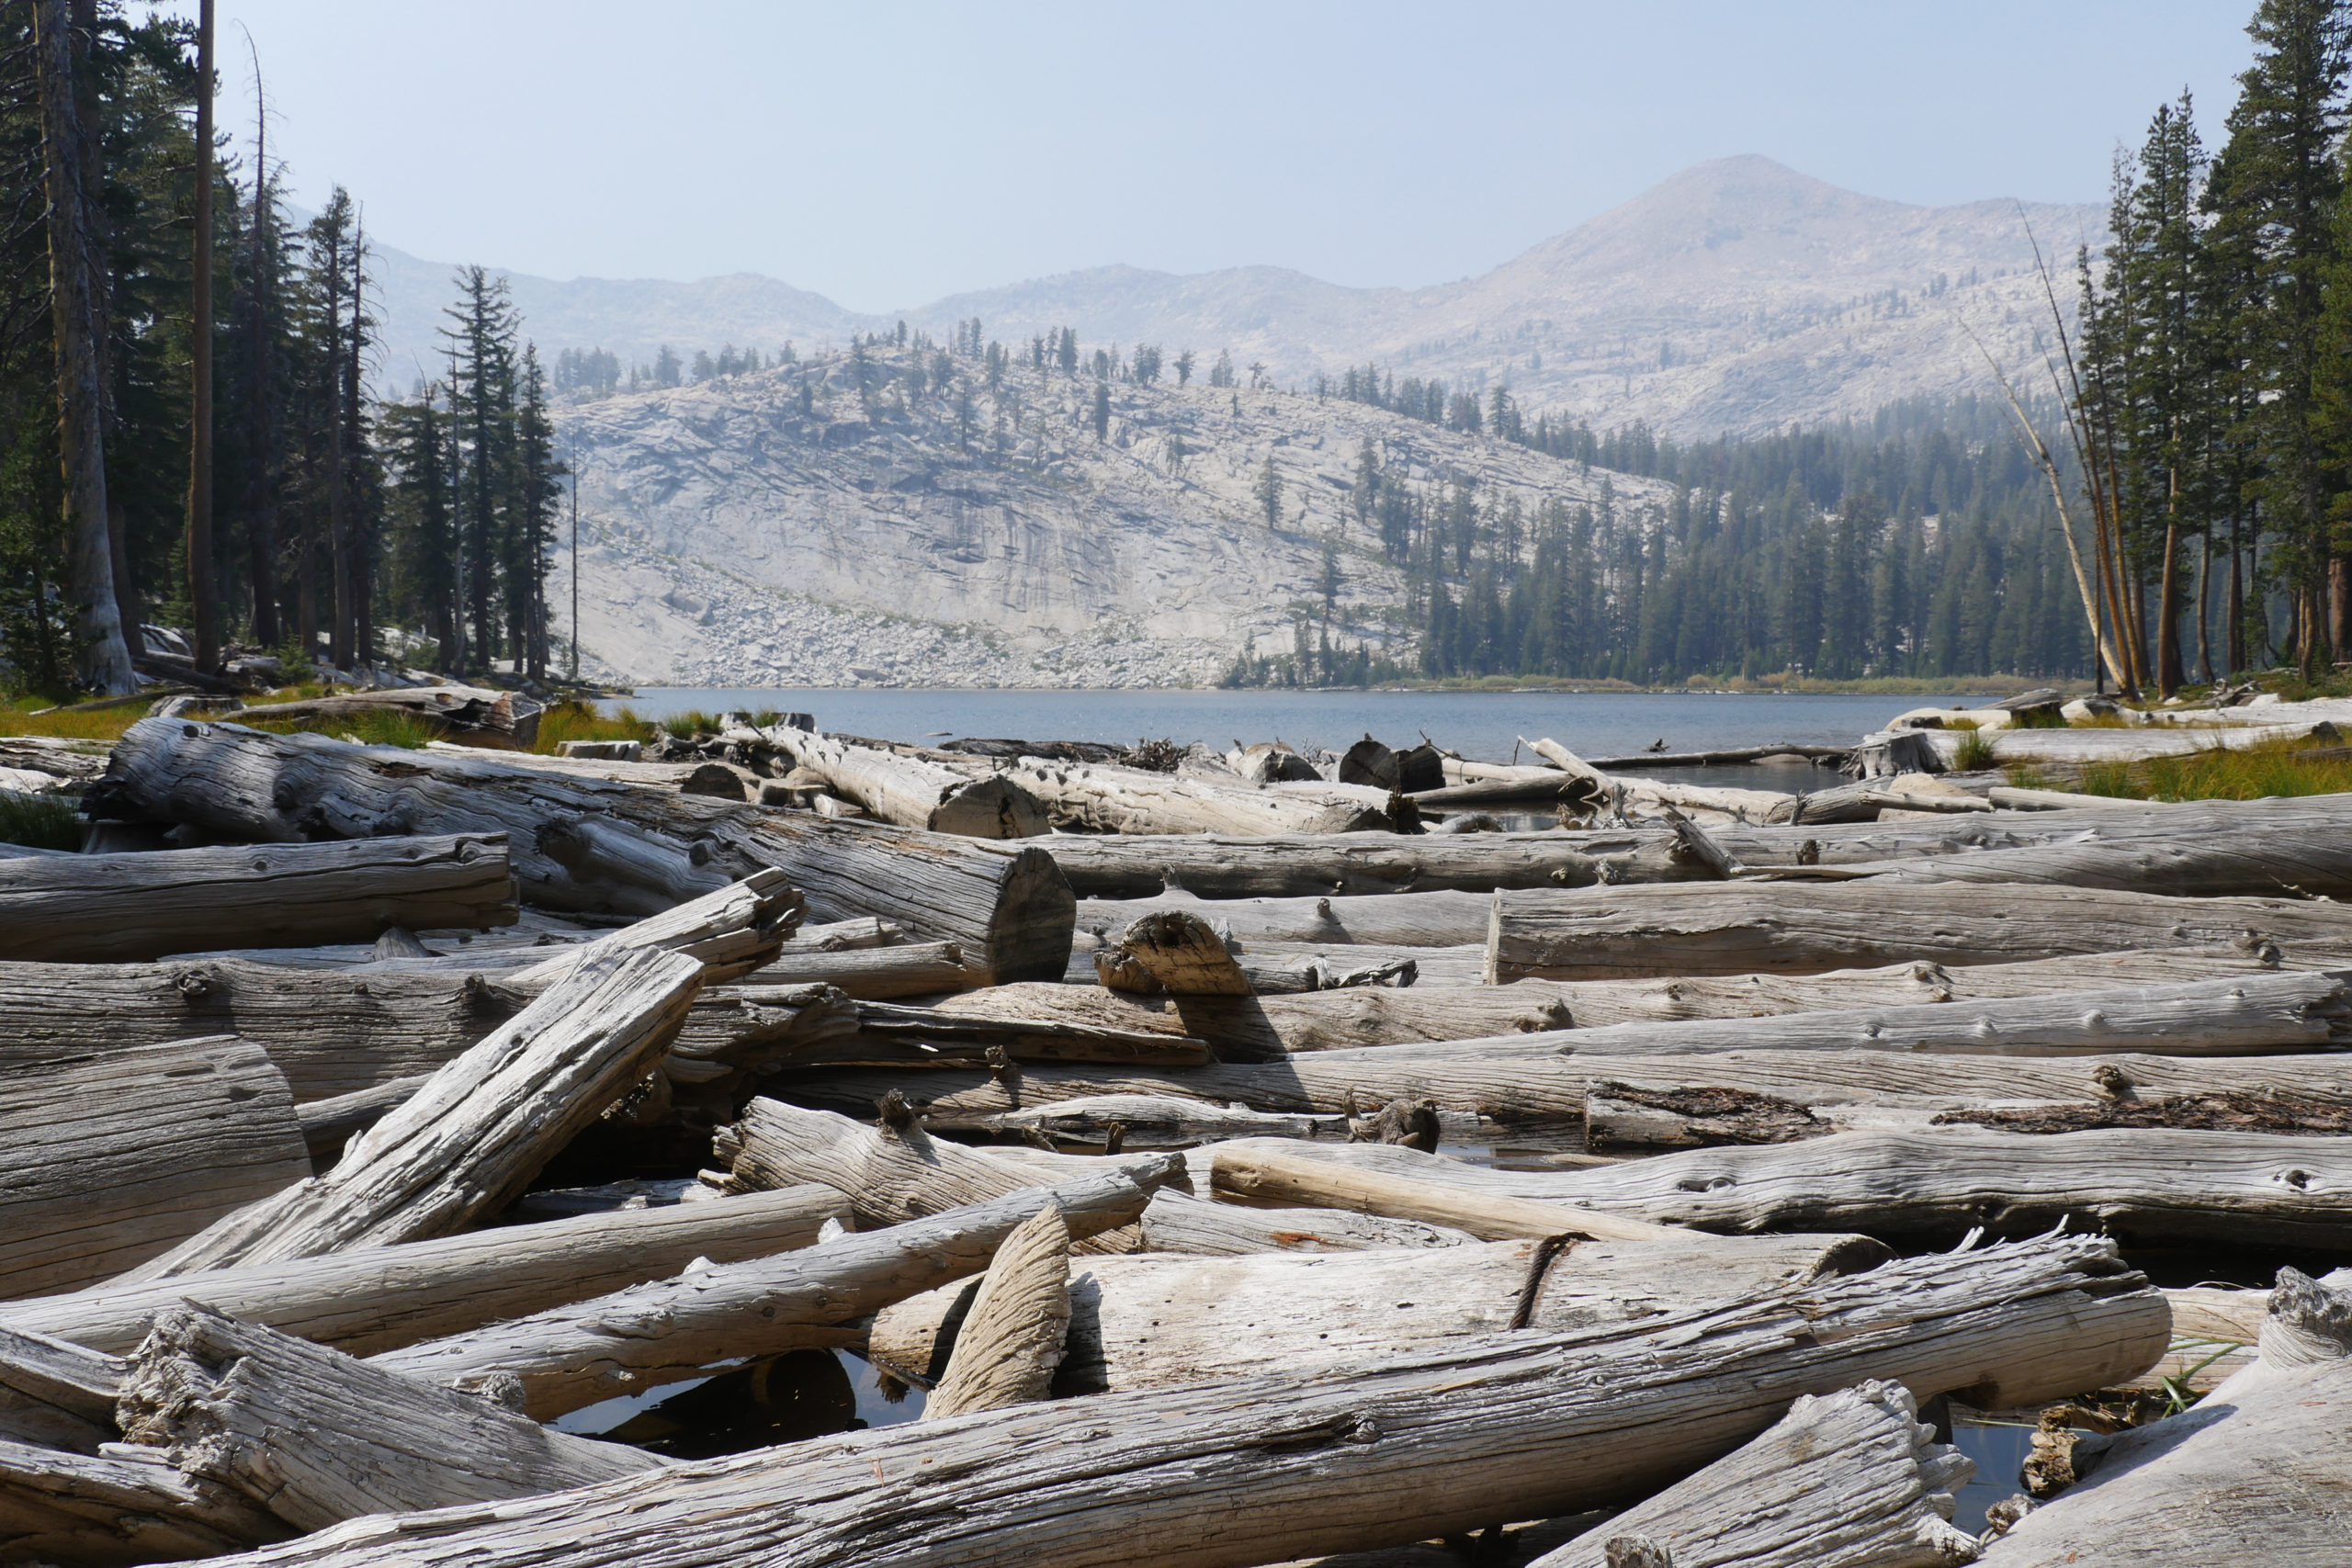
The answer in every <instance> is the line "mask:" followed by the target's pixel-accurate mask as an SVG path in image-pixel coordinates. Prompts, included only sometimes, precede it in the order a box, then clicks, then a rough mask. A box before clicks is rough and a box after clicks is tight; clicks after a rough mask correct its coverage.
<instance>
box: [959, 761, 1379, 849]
mask: <svg viewBox="0 0 2352 1568" xmlns="http://www.w3.org/2000/svg"><path fill="white" fill-rule="evenodd" d="M1002 776H1004V777H1006V778H1008V779H1011V780H1012V781H1013V782H1014V783H1016V784H1020V785H1021V787H1022V788H1023V789H1024V790H1026V791H1028V793H1029V794H1030V795H1032V796H1033V797H1035V799H1036V800H1038V801H1039V802H1041V803H1042V804H1043V805H1044V806H1045V808H1046V815H1047V816H1048V817H1050V818H1052V820H1053V824H1054V826H1055V827H1057V828H1062V829H1070V830H1072V831H1075V832H1080V833H1178V834H1182V833H1353V832H1364V831H1378V832H1385V831H1386V830H1387V828H1388V818H1387V815H1386V814H1385V812H1383V811H1381V810H1380V809H1379V808H1377V807H1372V806H1369V805H1366V804H1365V803H1364V802H1363V801H1362V800H1359V799H1356V798H1354V797H1352V796H1351V795H1348V794H1346V793H1344V792H1342V791H1339V790H1313V791H1310V792H1308V793H1305V794H1298V793H1293V792H1290V791H1285V790H1277V789H1271V788H1266V787H1263V786H1260V785H1247V784H1217V783H1212V782H1210V781H1208V780H1205V779H1193V778H1179V777H1177V776H1176V775H1175V774H1173V773H1147V772H1145V771H1143V770H1141V769H1138V768H1118V767H1111V766H1108V765H1105V764H1100V763H1084V762H1057V761H1051V760H1048V759H1046V758H1042V757H1023V758H1021V759H1019V760H1018V761H1014V762H1012V763H1011V764H1010V765H1009V766H1007V767H1006V768H1005V769H1004V771H1003V775H1002Z"/></svg>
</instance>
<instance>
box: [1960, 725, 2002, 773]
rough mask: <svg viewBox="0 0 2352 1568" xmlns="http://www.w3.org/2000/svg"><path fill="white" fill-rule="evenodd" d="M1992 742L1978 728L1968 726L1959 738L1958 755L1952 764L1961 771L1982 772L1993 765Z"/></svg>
mask: <svg viewBox="0 0 2352 1568" xmlns="http://www.w3.org/2000/svg"><path fill="white" fill-rule="evenodd" d="M1993 765H1994V764H1993V742H1992V741H1991V740H1990V739H1987V738H1986V737H1985V734H1984V733H1983V732H1982V731H1981V730H1978V729H1975V728H1970V729H1969V730H1967V731H1966V732H1964V733H1963V734H1962V736H1961V738H1960V755H1959V756H1957V757H1955V758H1954V759H1953V760H1952V766H1953V767H1954V768H1956V769H1958V770H1959V771H1960V772H1962V773H1982V772H1984V771H1985V769H1987V768H1989V767H1991V766H1993Z"/></svg>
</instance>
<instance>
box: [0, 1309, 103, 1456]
mask: <svg viewBox="0 0 2352 1568" xmlns="http://www.w3.org/2000/svg"><path fill="white" fill-rule="evenodd" d="M122 1372H123V1362H122V1359H121V1358H120V1357H119V1356H109V1355H107V1354H105V1353H103V1352H101V1351H97V1350H92V1349H89V1348H85V1347H84V1346H80V1345H75V1344H73V1343H71V1342H69V1341H67V1340H63V1339H56V1338H52V1337H50V1336H48V1335H46V1334H33V1333H28V1332H26V1331H25V1330H23V1329H17V1328H5V1327H0V1439H5V1440H6V1441H8V1442H12V1443H32V1444H35V1445H37V1446H40V1447H42V1448H51V1449H68V1450H72V1451H74V1453H82V1454H95V1453H96V1452H97V1451H98V1450H99V1449H100V1447H101V1446H103V1445H104V1444H107V1443H110V1442H112V1441H113V1440H114V1439H115V1438H116V1436H117V1435H118V1434H117V1432H116V1429H115V1424H114V1404H115V1396H116V1393H117V1392H118V1391H119V1389H120V1387H121V1384H122Z"/></svg>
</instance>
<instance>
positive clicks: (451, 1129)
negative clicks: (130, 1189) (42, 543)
mask: <svg viewBox="0 0 2352 1568" xmlns="http://www.w3.org/2000/svg"><path fill="white" fill-rule="evenodd" d="M701 986H702V965H701V964H700V963H699V962H698V961H696V960H695V959H693V958H690V957H688V956H686V955H685V954H684V953H664V952H662V951H659V950H648V951H623V952H617V953H602V954H597V953H590V954H588V955H586V956H584V957H582V958H581V959H579V960H578V961H577V966H576V967H574V968H573V969H572V970H571V972H570V973H569V974H567V975H566V976H564V977H563V978H562V979H561V980H559V981H557V982H556V983H555V984H554V985H551V986H549V987H548V988H547V990H546V991H545V992H543V993H542V994H541V995H540V996H539V998H537V1000H535V1001H534V1002H532V1004H531V1005H530V1006H529V1007H527V1008H526V1009H524V1010H523V1011H522V1012H520V1013H519V1014H517V1015H516V1016H515V1018H514V1019H513V1020H512V1021H509V1022H507V1023H505V1024H503V1025H501V1026H500V1027H499V1028H498V1029H497V1030H496V1031H495V1032H492V1033H491V1034H490V1035H488V1036H487V1037H486V1038H484V1039H483V1040H482V1041H481V1043H480V1044H477V1045H475V1046H473V1047H472V1048H471V1049H470V1050H469V1051H467V1052H466V1053H465V1055H461V1056H459V1057H458V1058H457V1059H456V1060H455V1061H453V1062H451V1063H449V1064H448V1065H447V1066H445V1067H442V1068H441V1069H440V1070H439V1071H438V1072H436V1073H435V1074H434V1075H433V1077H432V1078H431V1079H429V1080H428V1081H427V1082H426V1083H425V1085H424V1088H423V1089H419V1090H418V1091H417V1093H416V1094H415V1095H414V1096H413V1098H411V1099H410V1100H408V1101H407V1102H406V1103H405V1104H403V1105H401V1108H400V1109H399V1110H397V1111H393V1112H392V1113H391V1114H390V1115H389V1116H386V1117H385V1118H384V1119H383V1120H382V1121H380V1122H377V1123H376V1124H375V1125H374V1126H373V1127H370V1128H369V1129H368V1131H367V1132H365V1133H362V1134H360V1135H359V1136H358V1137H357V1138H356V1139H354V1140H353V1141H352V1143H351V1144H350V1145H348V1146H347V1147H346V1148H345V1150H344V1155H343V1158H342V1159H341V1160H340V1161H339V1162H338V1163H337V1164H336V1165H335V1167H334V1169H333V1170H331V1171H329V1172H328V1173H327V1174H326V1175H324V1176H322V1177H319V1178H316V1179H311V1180H307V1181H302V1182H300V1183H298V1184H296V1185H294V1186H291V1187H288V1188H287V1189H285V1190H283V1191H281V1192H279V1193H277V1194H276V1195H275V1196H273V1197H270V1198H266V1199H263V1200H261V1201H258V1202H255V1203H253V1204H250V1205H248V1206H246V1207H245V1208H243V1209H240V1210H238V1211H237V1212H235V1213H231V1214H227V1215H224V1216H223V1217H221V1218H220V1220H218V1221H216V1222H215V1223H214V1224H212V1225H210V1226H209V1227H208V1228H207V1229H206V1230H205V1231H204V1232H203V1233H202V1234H200V1235H195V1236H191V1237H190V1238H188V1240H187V1241H186V1242H183V1243H182V1244H180V1245H179V1246H178V1247H174V1248H173V1249H172V1250H171V1251H170V1252H168V1253H166V1254H164V1256H162V1257H160V1258H155V1259H153V1260H152V1261H151V1262H148V1263H146V1264H143V1265H141V1267H140V1268H139V1269H134V1270H131V1271H130V1272H129V1273H128V1274H126V1275H124V1276H123V1277H122V1280H121V1282H122V1283H124V1284H138V1283H141V1282H143V1281H145V1280H160V1279H166V1278H169V1277H171V1276H174V1275H181V1274H194V1273H199V1272H201V1271H203V1270H205V1269H227V1268H233V1267H235V1266H236V1265H238V1264H241V1263H243V1264H253V1263H270V1262H277V1261H283V1260H288V1259H292V1258H313V1257H317V1256H318V1255H320V1254H322V1253H328V1252H341V1251H345V1250H346V1249H349V1248H354V1247H382V1246H385V1245H388V1244H389V1243H391V1242H396V1241H414V1240H418V1239H420V1238H422V1237H425V1236H433V1235H447V1234H448V1233H450V1232H451V1231H454V1230H457V1229H458V1228H460V1227H461V1226H463V1225H465V1224H469V1222H471V1221H473V1220H476V1219H478V1218H480V1217H481V1216H483V1215H485V1214H489V1213H495V1212H497V1211H498V1210H499V1209H501V1208H503V1207H504V1206H505V1205H506V1204H507V1203H508V1202H510V1201H513V1200H514V1198H515V1196H517V1195H518V1194H519V1193H520V1192H521V1191H522V1190H523V1189H524V1188H525V1187H526V1185H528V1184H529V1182H530V1180H531V1179H532V1178H533V1177H534V1176H537V1174H538V1172H539V1169H540V1168H541V1167H542V1166H544V1165H545V1164H546V1163H547V1162H548V1159H550V1158H551V1157H553V1156H554V1155H555V1154H556V1153H557V1151H559V1150H560V1149H561V1148H562V1147H563V1145H565V1144H567V1143H569V1142H570V1141H571V1138H572V1136H573V1134H576V1133H578V1132H579V1131H580V1130H581V1129H582V1128H583V1127H585V1126H586V1125H587V1124H588V1123H589V1122H593V1121H594V1120H595V1119H596V1118H597V1116H599V1115H600V1114H602V1113H603V1111H605V1107H607V1106H609V1105H610V1104H612V1102H613V1101H614V1100H616V1099H618V1098H619V1097H620V1095H621V1094H622V1093H623V1092H624V1091H625V1090H627V1089H628V1088H629V1087H630V1086H632V1085H634V1084H636V1083H638V1082H639V1080H641V1079H642V1078H643V1077H645V1076H646V1074H647V1072H648V1071H650V1069H651V1067H652V1066H653V1064H654V1063H655V1062H656V1061H657V1060H659V1059H660V1057H661V1055H662V1052H663V1051H664V1050H666V1049H667V1048H668V1046H669V1043H670V1040H671V1038H672V1036H673V1035H674V1034H675V1033H676V1032H677V1029H678V1025H679V1023H680V1021H682V1020H683V1019H684V1016H685V1011H686V1007H687V1004H688V1003H690V1002H691V1001H692V1000H693V999H694V997H695V992H696V991H697V990H699V989H700V988H701Z"/></svg>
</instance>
